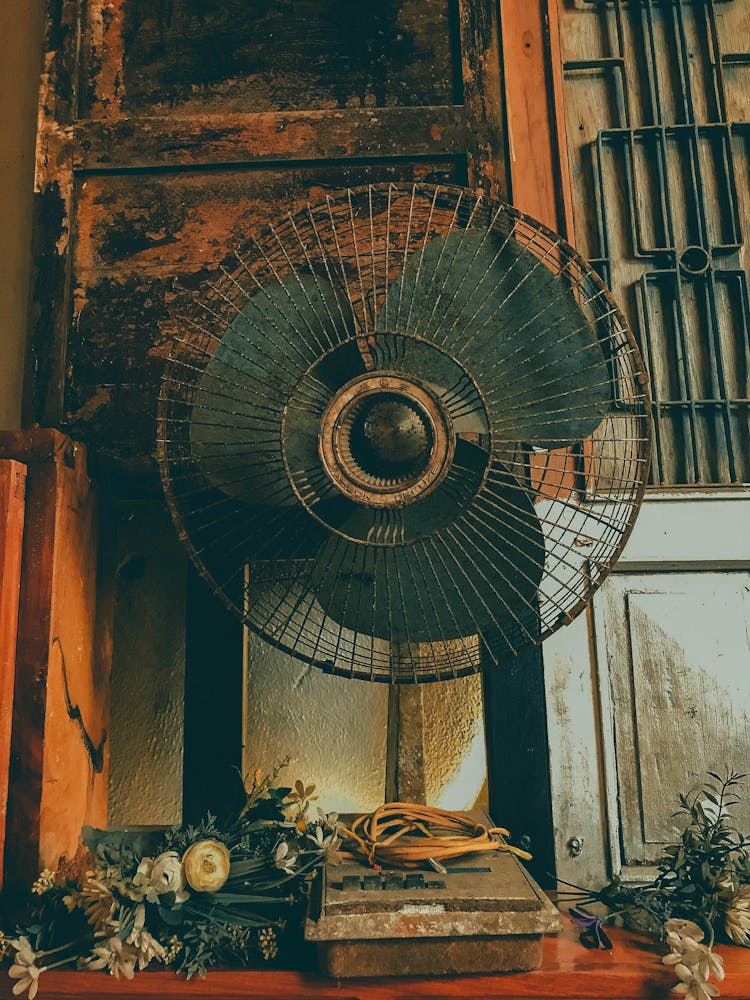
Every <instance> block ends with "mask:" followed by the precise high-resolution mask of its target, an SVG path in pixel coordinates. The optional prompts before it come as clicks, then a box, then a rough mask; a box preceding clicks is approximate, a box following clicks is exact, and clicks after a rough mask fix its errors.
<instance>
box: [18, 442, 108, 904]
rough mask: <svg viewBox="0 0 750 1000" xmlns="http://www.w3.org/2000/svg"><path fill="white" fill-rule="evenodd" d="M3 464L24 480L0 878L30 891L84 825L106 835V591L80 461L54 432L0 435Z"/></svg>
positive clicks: (75, 449)
mask: <svg viewBox="0 0 750 1000" xmlns="http://www.w3.org/2000/svg"><path fill="white" fill-rule="evenodd" d="M10 456H13V457H14V458H16V459H19V460H20V461H23V462H24V463H25V465H26V467H27V476H26V508H25V527H24V534H23V553H22V559H23V562H22V570H21V578H20V596H19V600H18V633H17V637H16V646H15V693H14V697H13V706H12V731H11V765H10V778H9V792H8V810H7V825H6V834H7V838H6V845H7V848H6V852H5V865H4V872H5V884H6V886H8V887H11V886H26V887H28V885H29V883H30V882H31V881H33V879H34V878H35V877H36V875H37V874H38V872H39V870H40V868H42V867H51V868H54V867H56V866H57V862H58V860H59V858H60V857H61V856H62V855H66V856H68V857H71V856H72V855H73V854H75V852H76V850H77V849H78V846H79V844H80V832H81V827H82V826H83V824H85V823H92V824H96V825H104V824H106V820H107V766H108V743H107V730H108V726H109V671H110V665H111V643H110V641H109V637H110V635H111V617H112V602H111V600H110V597H109V594H110V591H111V589H112V588H113V586H114V584H113V582H112V583H110V582H109V581H106V582H105V581H104V580H103V577H104V574H101V573H99V572H98V563H99V544H98V524H99V514H98V504H97V498H96V494H95V491H94V489H93V487H92V484H91V482H90V481H89V479H88V476H87V473H86V454H85V449H84V448H82V447H80V446H77V445H74V444H73V442H72V441H71V440H70V439H69V438H67V437H65V435H63V434H61V433H59V432H58V431H51V430H38V429H35V430H33V431H30V432H23V431H19V432H11V431H5V432H0V459H2V458H5V457H10ZM5 683H7V679H6V681H5ZM3 710H4V712H6V706H5V703H4V704H3ZM7 711H9V709H7ZM6 725H7V720H6Z"/></svg>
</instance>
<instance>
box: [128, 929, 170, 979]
mask: <svg viewBox="0 0 750 1000" xmlns="http://www.w3.org/2000/svg"><path fill="white" fill-rule="evenodd" d="M127 943H128V944H132V945H133V946H134V947H135V948H136V950H137V953H138V968H139V969H145V968H146V966H147V965H148V964H149V962H150V961H151V960H152V959H154V958H155V959H157V960H158V961H159V962H163V961H164V958H165V956H166V953H167V952H166V949H165V947H164V945H162V944H160V943H159V942H158V941H157V940H156V938H155V937H154V936H153V934H151V933H150V932H149V931H147V930H144V929H143V927H139V928H135V927H134V928H133V930H132V931H131V932H130V934H129V935H128V939H127Z"/></svg>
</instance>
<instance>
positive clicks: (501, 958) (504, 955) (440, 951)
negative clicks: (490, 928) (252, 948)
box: [318, 934, 542, 979]
mask: <svg viewBox="0 0 750 1000" xmlns="http://www.w3.org/2000/svg"><path fill="white" fill-rule="evenodd" d="M318 959H319V962H320V968H321V972H325V973H326V975H329V976H335V977H337V978H341V979H349V978H355V977H359V976H419V975H424V976H448V975H461V974H463V973H470V972H529V971H530V970H532V969H538V968H539V967H540V966H541V964H542V937H541V936H540V935H534V934H532V935H522V934H516V935H512V936H507V937H454V938H433V939H428V940H419V939H415V940H411V941H410V940H406V939H404V940H400V941H365V942H363V941H335V942H331V943H327V944H322V945H319V946H318Z"/></svg>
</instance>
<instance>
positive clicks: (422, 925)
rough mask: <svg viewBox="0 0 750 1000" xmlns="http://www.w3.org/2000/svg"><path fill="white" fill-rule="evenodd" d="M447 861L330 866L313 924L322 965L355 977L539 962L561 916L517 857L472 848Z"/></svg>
mask: <svg viewBox="0 0 750 1000" xmlns="http://www.w3.org/2000/svg"><path fill="white" fill-rule="evenodd" d="M447 868H448V873H447V874H446V875H438V874H436V873H434V872H424V871H423V872H414V871H412V870H409V871H401V870H398V871H397V870H392V869H383V870H382V871H373V870H372V869H370V868H368V867H366V866H365V865H363V864H360V863H357V862H347V863H345V864H343V865H340V866H336V867H328V868H326V869H325V870H324V871H323V872H322V873H321V875H320V877H319V878H318V879H317V881H316V884H315V887H314V889H313V893H312V897H311V901H310V910H309V914H308V919H307V922H306V925H305V937H306V939H307V940H308V941H314V942H315V943H316V944H317V947H318V955H319V960H320V966H321V970H322V971H323V972H325V973H327V974H328V975H330V976H336V977H351V976H395V975H400V976H408V975H449V974H456V973H462V972H510V971H515V972H522V971H526V970H529V969H537V968H539V966H540V965H541V961H542V937H543V935H544V934H548V933H555V932H556V931H558V930H559V929H560V918H559V914H558V912H557V910H556V909H555V907H554V906H553V905H552V903H550V901H549V900H548V899H547V897H546V896H545V895H544V893H543V892H542V891H541V889H540V888H539V886H538V885H537V884H536V882H535V881H534V880H533V879H532V878H531V876H530V875H529V874H528V873H527V872H526V871H525V869H524V868H523V867H522V866H521V864H520V863H519V862H518V861H517V860H516V858H514V857H513V856H511V855H509V854H504V853H498V852H488V853H486V854H474V855H472V856H471V857H470V858H463V859H458V860H457V861H456V862H455V863H452V864H449V865H448V866H447ZM407 880H408V881H407Z"/></svg>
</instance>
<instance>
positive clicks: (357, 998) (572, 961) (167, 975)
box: [0, 927, 750, 1000]
mask: <svg viewBox="0 0 750 1000" xmlns="http://www.w3.org/2000/svg"><path fill="white" fill-rule="evenodd" d="M612 938H613V941H614V944H615V947H614V950H613V951H611V952H606V951H587V950H586V949H585V948H583V947H582V946H581V945H580V944H579V943H578V941H577V938H576V933H575V931H574V929H573V928H570V927H566V929H565V930H564V931H563V932H562V934H560V935H559V936H557V937H548V938H546V939H545V942H544V959H543V962H542V967H541V969H539V970H537V971H535V972H524V973H520V974H519V973H509V974H506V975H497V976H492V975H486V976H461V977H446V978H441V979H438V978H422V977H419V978H403V979H399V978H394V979H360V980H334V979H325V978H323V977H322V976H319V975H315V974H313V973H307V972H290V971H286V970H263V971H241V972H229V971H215V972H210V973H209V974H208V976H207V978H206V979H205V980H201V979H197V980H193V981H192V982H191V983H190V984H189V985H188V984H186V983H185V980H184V979H182V978H181V977H178V976H176V975H175V974H174V973H173V972H163V971H162V972H150V971H146V972H143V973H139V974H138V975H136V977H135V979H134V980H133V981H132V982H128V981H126V980H122V979H121V980H117V979H113V978H112V977H110V976H106V975H104V974H103V973H100V972H58V971H54V972H49V973H45V974H44V976H43V977H42V979H41V988H40V995H43V996H44V997H46V998H58V1000H63V998H66V1000H73V998H76V1000H79V998H83V997H112V998H117V1000H125V998H130V997H139V998H141V1000H162V998H164V997H181V998H185V1000H192V998H193V997H211V998H212V1000H235V998H237V1000H239V998H245V997H253V998H255V1000H266V998H271V997H273V998H278V1000H396V998H400V1000H407V998H408V1000H422V998H427V997H441V998H443V1000H458V998H459V997H460V998H461V1000H495V998H498V1000H500V998H502V1000H553V998H555V1000H641V998H649V1000H652V998H657V997H660V998H666V997H667V996H669V990H670V987H671V986H672V985H673V984H674V982H675V981H676V980H675V976H674V974H673V973H672V971H671V970H670V969H667V968H666V967H665V966H663V965H662V964H661V955H662V954H663V953H664V950H663V948H662V947H661V946H660V945H658V944H656V943H654V942H652V941H649V940H647V939H646V938H641V937H638V936H636V935H633V934H629V933H628V932H626V931H618V930H614V931H613V932H612ZM716 950H717V953H718V954H720V955H722V956H723V958H724V962H725V965H726V969H727V977H726V979H725V981H724V982H723V983H722V984H721V996H722V998H723V1000H747V998H748V997H750V951H748V950H745V949H743V948H738V947H734V946H732V947H718V948H717V949H716ZM10 997H11V992H10V980H6V979H4V978H0V998H2V1000H10Z"/></svg>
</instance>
